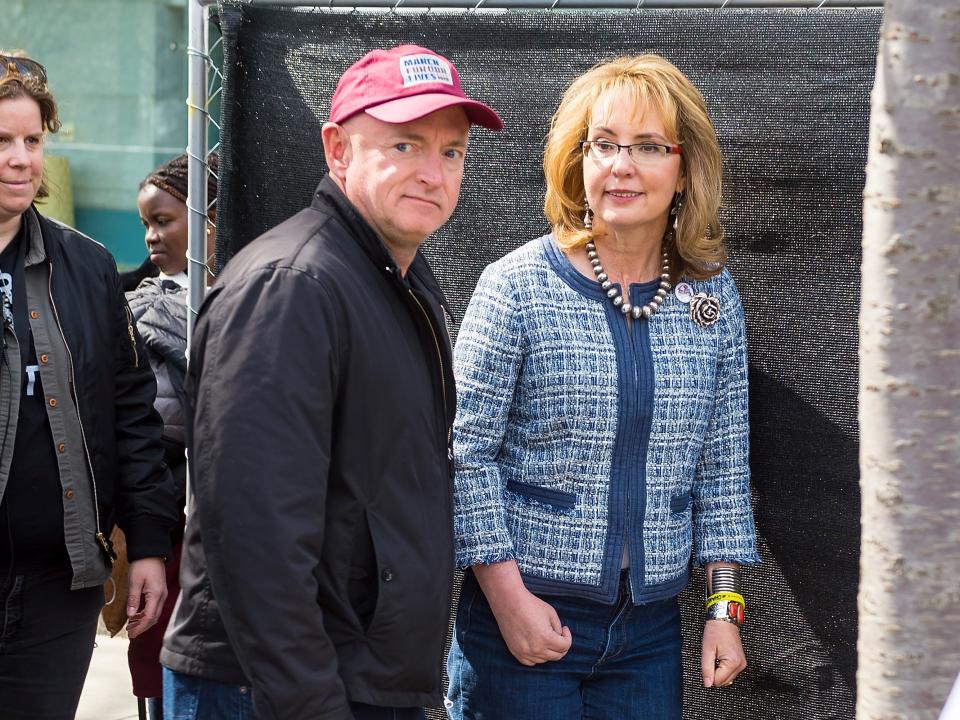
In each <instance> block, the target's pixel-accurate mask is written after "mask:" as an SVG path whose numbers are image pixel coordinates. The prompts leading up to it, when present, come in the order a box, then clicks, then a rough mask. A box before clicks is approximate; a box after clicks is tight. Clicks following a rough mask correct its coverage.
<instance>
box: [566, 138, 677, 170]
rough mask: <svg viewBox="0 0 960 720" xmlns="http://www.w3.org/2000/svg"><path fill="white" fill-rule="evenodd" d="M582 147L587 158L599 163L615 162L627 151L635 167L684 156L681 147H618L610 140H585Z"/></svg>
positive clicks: (650, 143) (650, 145)
mask: <svg viewBox="0 0 960 720" xmlns="http://www.w3.org/2000/svg"><path fill="white" fill-rule="evenodd" d="M580 147H581V149H582V150H583V154H584V156H585V157H592V158H594V159H595V160H596V161H597V162H599V163H609V162H613V161H614V159H615V158H616V157H617V155H619V154H620V151H621V150H626V151H627V155H629V156H630V159H631V160H632V161H633V164H634V165H648V164H652V163H658V162H660V161H661V160H665V159H666V157H667V155H682V154H683V148H682V147H680V146H679V145H662V144H660V143H652V142H643V143H634V144H633V145H618V144H617V143H615V142H610V141H609V140H584V141H583V142H582V143H581V145H580Z"/></svg>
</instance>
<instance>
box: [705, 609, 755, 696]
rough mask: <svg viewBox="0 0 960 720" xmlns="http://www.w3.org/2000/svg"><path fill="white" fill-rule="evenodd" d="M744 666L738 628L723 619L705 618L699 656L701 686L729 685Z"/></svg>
mask: <svg viewBox="0 0 960 720" xmlns="http://www.w3.org/2000/svg"><path fill="white" fill-rule="evenodd" d="M746 667H747V658H746V656H745V655H744V653H743V644H742V643H741V642H740V628H738V627H737V626H736V625H734V624H733V623H728V622H725V621H723V620H707V621H706V622H705V623H704V625H703V653H702V654H701V656H700V669H701V671H702V672H703V686H704V687H724V686H726V685H730V684H731V683H732V682H733V681H734V680H735V679H736V677H737V675H739V674H740V673H741V672H743V669H744V668H746Z"/></svg>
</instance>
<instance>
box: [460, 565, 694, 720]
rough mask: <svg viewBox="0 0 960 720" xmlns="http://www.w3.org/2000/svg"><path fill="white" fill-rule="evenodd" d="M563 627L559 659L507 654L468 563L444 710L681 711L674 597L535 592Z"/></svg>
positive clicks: (479, 716)
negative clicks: (530, 663) (534, 661)
mask: <svg viewBox="0 0 960 720" xmlns="http://www.w3.org/2000/svg"><path fill="white" fill-rule="evenodd" d="M543 600H544V601H546V602H548V603H550V604H551V605H553V607H554V609H555V610H556V611H557V614H558V615H559V616H560V622H561V623H563V624H564V625H567V626H568V627H569V628H570V633H571V635H572V636H573V645H572V646H571V648H570V650H569V652H568V653H567V654H566V655H565V656H564V657H563V659H561V660H558V661H556V662H548V663H543V664H541V665H535V666H534V667H526V666H524V665H521V664H520V663H519V662H517V660H516V659H515V658H514V657H513V655H511V654H510V651H509V650H508V649H507V645H506V643H505V642H504V641H503V638H502V636H501V635H500V630H499V628H498V627H497V622H496V619H495V618H494V616H493V613H492V612H491V611H490V606H489V605H488V604H487V600H486V598H485V597H484V595H483V591H481V590H480V587H479V585H477V581H476V580H475V579H474V577H473V573H470V572H468V573H467V574H466V578H465V580H464V583H463V591H462V593H461V596H460V605H459V608H458V611H457V623H456V630H455V633H454V638H453V645H452V646H451V648H450V656H449V660H448V665H447V672H448V674H449V676H450V690H449V693H448V703H447V705H448V712H449V715H450V718H451V719H452V720H503V718H511V720H581V719H582V720H681V715H682V706H683V685H682V683H683V669H682V659H681V657H682V656H681V639H680V609H679V607H678V605H677V601H676V599H675V598H674V599H670V600H663V601H660V602H654V603H649V604H646V605H634V604H632V603H631V601H630V590H629V587H628V586H627V584H626V581H625V579H624V580H621V583H620V594H619V596H618V598H617V601H616V603H614V604H613V605H603V604H600V603H596V602H591V601H589V600H582V599H575V598H565V597H543Z"/></svg>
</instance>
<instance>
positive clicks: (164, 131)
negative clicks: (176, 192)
mask: <svg viewBox="0 0 960 720" xmlns="http://www.w3.org/2000/svg"><path fill="white" fill-rule="evenodd" d="M0 18H2V21H0V48H3V49H7V50H9V49H14V48H16V49H22V50H25V51H27V53H28V54H29V55H30V56H31V57H33V58H34V59H36V60H38V61H39V62H41V63H43V65H44V66H45V67H46V68H47V73H48V75H49V80H50V87H51V89H52V90H53V92H54V95H55V96H56V98H57V102H58V104H59V107H60V119H61V121H62V122H63V124H64V127H63V129H62V130H61V131H60V133H59V134H58V135H54V136H52V137H50V138H49V139H48V141H47V153H48V154H55V155H63V156H66V157H67V158H68V159H69V161H70V170H71V174H72V180H73V196H74V202H75V205H76V218H77V227H78V229H80V230H81V231H83V232H85V233H87V234H88V235H91V236H92V237H94V238H95V239H97V240H99V241H100V242H102V243H103V244H104V245H106V246H107V247H108V248H110V250H111V251H112V252H113V254H114V256H115V257H116V258H117V262H118V263H120V264H122V265H135V264H139V263H140V261H141V260H142V259H143V258H144V256H145V254H146V250H145V248H144V246H143V230H142V228H141V226H140V220H139V217H138V216H137V211H136V197H137V186H138V185H139V183H140V181H141V180H142V179H143V178H144V177H145V176H146V175H147V173H149V172H150V171H151V170H152V169H153V168H155V167H156V166H157V165H159V164H160V163H162V162H164V161H165V160H167V159H169V158H170V157H172V156H174V155H176V154H177V153H180V152H183V150H184V148H185V147H186V144H187V114H186V104H185V99H186V96H187V55H186V42H187V8H186V2H185V0H0Z"/></svg>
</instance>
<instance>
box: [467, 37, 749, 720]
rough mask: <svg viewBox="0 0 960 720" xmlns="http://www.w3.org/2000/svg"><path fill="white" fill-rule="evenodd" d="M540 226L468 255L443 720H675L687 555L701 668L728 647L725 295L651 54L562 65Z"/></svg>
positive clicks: (738, 504) (742, 412)
mask: <svg viewBox="0 0 960 720" xmlns="http://www.w3.org/2000/svg"><path fill="white" fill-rule="evenodd" d="M543 165H544V172H545V175H546V180H547V192H546V199H545V210H546V215H547V218H548V220H549V221H550V223H551V225H552V227H553V232H552V234H550V235H547V236H544V237H542V238H538V239H536V240H533V241H532V242H529V243H527V244H526V245H524V246H522V247H521V248H519V249H518V250H516V251H514V252H512V253H510V254H508V255H507V256H506V257H504V258H503V259H501V260H499V261H498V262H496V263H494V264H492V265H491V266H490V267H488V268H487V269H486V270H485V271H484V273H483V275H482V276H481V278H480V281H479V283H478V285H477V288H476V291H475V292H474V294H473V298H472V299H471V301H470V305H469V307H468V309H467V312H466V315H465V317H464V320H463V324H462V326H461V328H460V333H459V336H458V339H457V345H456V350H455V373H456V380H457V419H456V423H455V425H454V457H455V463H456V473H455V477H454V483H455V488H456V492H455V527H454V530H455V535H456V542H457V562H458V564H459V565H460V566H461V567H464V568H469V570H468V572H467V573H466V579H465V581H464V586H463V591H462V594H461V597H460V606H459V611H458V614H457V621H456V633H455V637H454V641H453V646H452V648H451V651H450V661H449V675H450V701H451V712H450V715H451V717H452V718H454V719H455V720H460V719H461V718H465V719H475V718H511V720H579V718H584V717H588V718H593V719H594V720H600V719H604V718H606V719H608V720H624V719H626V718H656V719H657V720H680V716H681V709H682V679H683V673H682V669H681V638H680V612H679V608H678V605H677V595H679V594H680V592H681V591H682V590H683V588H684V587H685V586H686V584H687V581H688V579H689V572H690V564H691V561H696V562H697V563H699V564H700V565H703V566H705V571H706V585H707V587H706V592H707V595H706V602H705V604H704V621H705V622H704V627H703V636H702V653H701V658H702V662H701V665H702V667H701V671H702V675H703V682H704V684H705V685H706V686H707V687H711V686H716V687H720V686H725V685H729V684H730V683H732V682H733V681H734V679H735V678H736V676H737V675H738V674H739V673H740V672H741V671H742V670H743V669H744V667H745V666H746V659H745V657H744V653H743V648H742V646H741V642H740V629H739V628H740V624H741V623H742V622H743V609H744V598H743V595H742V592H741V590H740V582H739V568H740V565H742V564H751V563H756V562H759V556H758V555H757V551H756V537H755V535H756V533H755V529H754V523H753V517H752V514H751V506H750V486H749V476H750V472H749V466H748V448H747V439H748V425H747V356H746V335H745V328H744V319H743V310H742V308H741V306H740V298H739V296H738V294H737V289H736V287H735V286H734V283H733V279H732V278H731V277H730V274H729V272H728V271H727V270H726V269H725V268H724V262H725V260H726V256H725V251H724V245H723V233H722V231H721V229H720V223H719V219H718V215H717V211H718V208H719V205H720V198H721V173H722V162H721V157H720V149H719V146H718V143H717V138H716V133H715V132H714V129H713V126H712V124H711V122H710V118H709V116H708V114H707V108H706V104H705V103H704V101H703V98H702V97H701V95H700V93H699V92H698V91H697V89H696V88H695V87H694V86H693V85H692V84H691V83H690V81H689V80H688V79H687V78H686V77H685V76H684V75H683V73H681V72H680V71H679V70H678V69H677V68H676V67H674V66H673V65H672V64H670V63H669V62H667V61H666V60H664V59H663V58H661V57H658V56H656V55H640V56H635V57H624V58H620V59H618V60H614V61H611V62H608V63H604V64H602V65H598V66H597V67H595V68H593V69H591V70H590V71H588V72H586V73H585V74H583V75H581V76H580V77H578V78H576V79H575V80H574V81H573V83H572V84H571V86H570V87H569V88H568V89H567V91H566V93H565V94H564V96H563V100H562V101H561V103H560V106H559V108H558V109H557V112H556V114H555V115H554V118H553V123H552V125H551V128H550V133H549V135H548V138H547V145H546V151H545V155H544V163H543Z"/></svg>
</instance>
